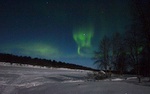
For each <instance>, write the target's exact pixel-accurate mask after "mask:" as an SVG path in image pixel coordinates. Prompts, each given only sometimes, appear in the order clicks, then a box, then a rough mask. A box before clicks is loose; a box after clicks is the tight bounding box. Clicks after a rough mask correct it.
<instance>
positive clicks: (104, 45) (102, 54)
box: [93, 36, 110, 70]
mask: <svg viewBox="0 0 150 94" xmlns="http://www.w3.org/2000/svg"><path fill="white" fill-rule="evenodd" d="M109 54H110V40H109V38H108V37H107V36H104V37H103V39H102V40H101V41H100V44H99V49H98V51H95V55H94V58H93V59H94V60H95V62H94V64H97V66H98V68H104V69H105V70H108V68H109V67H110V55H109Z"/></svg>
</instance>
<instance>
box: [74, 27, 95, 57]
mask: <svg viewBox="0 0 150 94" xmlns="http://www.w3.org/2000/svg"><path fill="white" fill-rule="evenodd" d="M93 35H94V28H93V27H92V26H85V27H79V28H77V29H75V30H74V31H73V38H74V40H75V42H76V43H77V45H78V48H77V52H78V55H81V56H86V55H88V53H86V52H89V51H90V48H91V39H92V38H93ZM81 49H83V50H85V49H86V50H85V51H82V50H81Z"/></svg>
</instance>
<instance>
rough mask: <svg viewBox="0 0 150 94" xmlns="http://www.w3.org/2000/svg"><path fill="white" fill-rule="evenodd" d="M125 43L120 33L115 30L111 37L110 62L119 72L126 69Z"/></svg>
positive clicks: (121, 72)
mask: <svg viewBox="0 0 150 94" xmlns="http://www.w3.org/2000/svg"><path fill="white" fill-rule="evenodd" d="M124 47H125V44H124V41H123V38H122V36H121V34H120V33H118V32H116V33H114V34H113V37H112V60H111V61H112V64H113V67H114V69H115V70H116V71H118V73H119V74H123V72H124V71H125V70H126V65H127V64H126V62H125V61H126V53H125V48H124Z"/></svg>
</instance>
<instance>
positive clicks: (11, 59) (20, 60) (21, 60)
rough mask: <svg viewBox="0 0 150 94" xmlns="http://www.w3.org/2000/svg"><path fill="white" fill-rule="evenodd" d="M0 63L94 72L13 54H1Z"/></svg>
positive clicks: (71, 65) (63, 63) (80, 67)
mask: <svg viewBox="0 0 150 94" xmlns="http://www.w3.org/2000/svg"><path fill="white" fill-rule="evenodd" d="M0 62H5V63H10V64H19V65H24V64H27V65H33V66H41V67H48V68H51V67H54V68H69V69H82V70H94V69H92V68H89V67H84V66H81V65H76V64H70V63H65V62H61V61H59V62H57V61H55V60H47V59H40V58H31V57H30V56H17V55H12V54H5V53H0Z"/></svg>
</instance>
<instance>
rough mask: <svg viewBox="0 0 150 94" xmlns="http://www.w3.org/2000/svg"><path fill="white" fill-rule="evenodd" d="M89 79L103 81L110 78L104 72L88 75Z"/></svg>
mask: <svg viewBox="0 0 150 94" xmlns="http://www.w3.org/2000/svg"><path fill="white" fill-rule="evenodd" d="M87 77H88V79H90V80H103V79H106V78H108V76H107V75H106V73H105V72H104V71H100V72H92V73H88V74H87Z"/></svg>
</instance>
